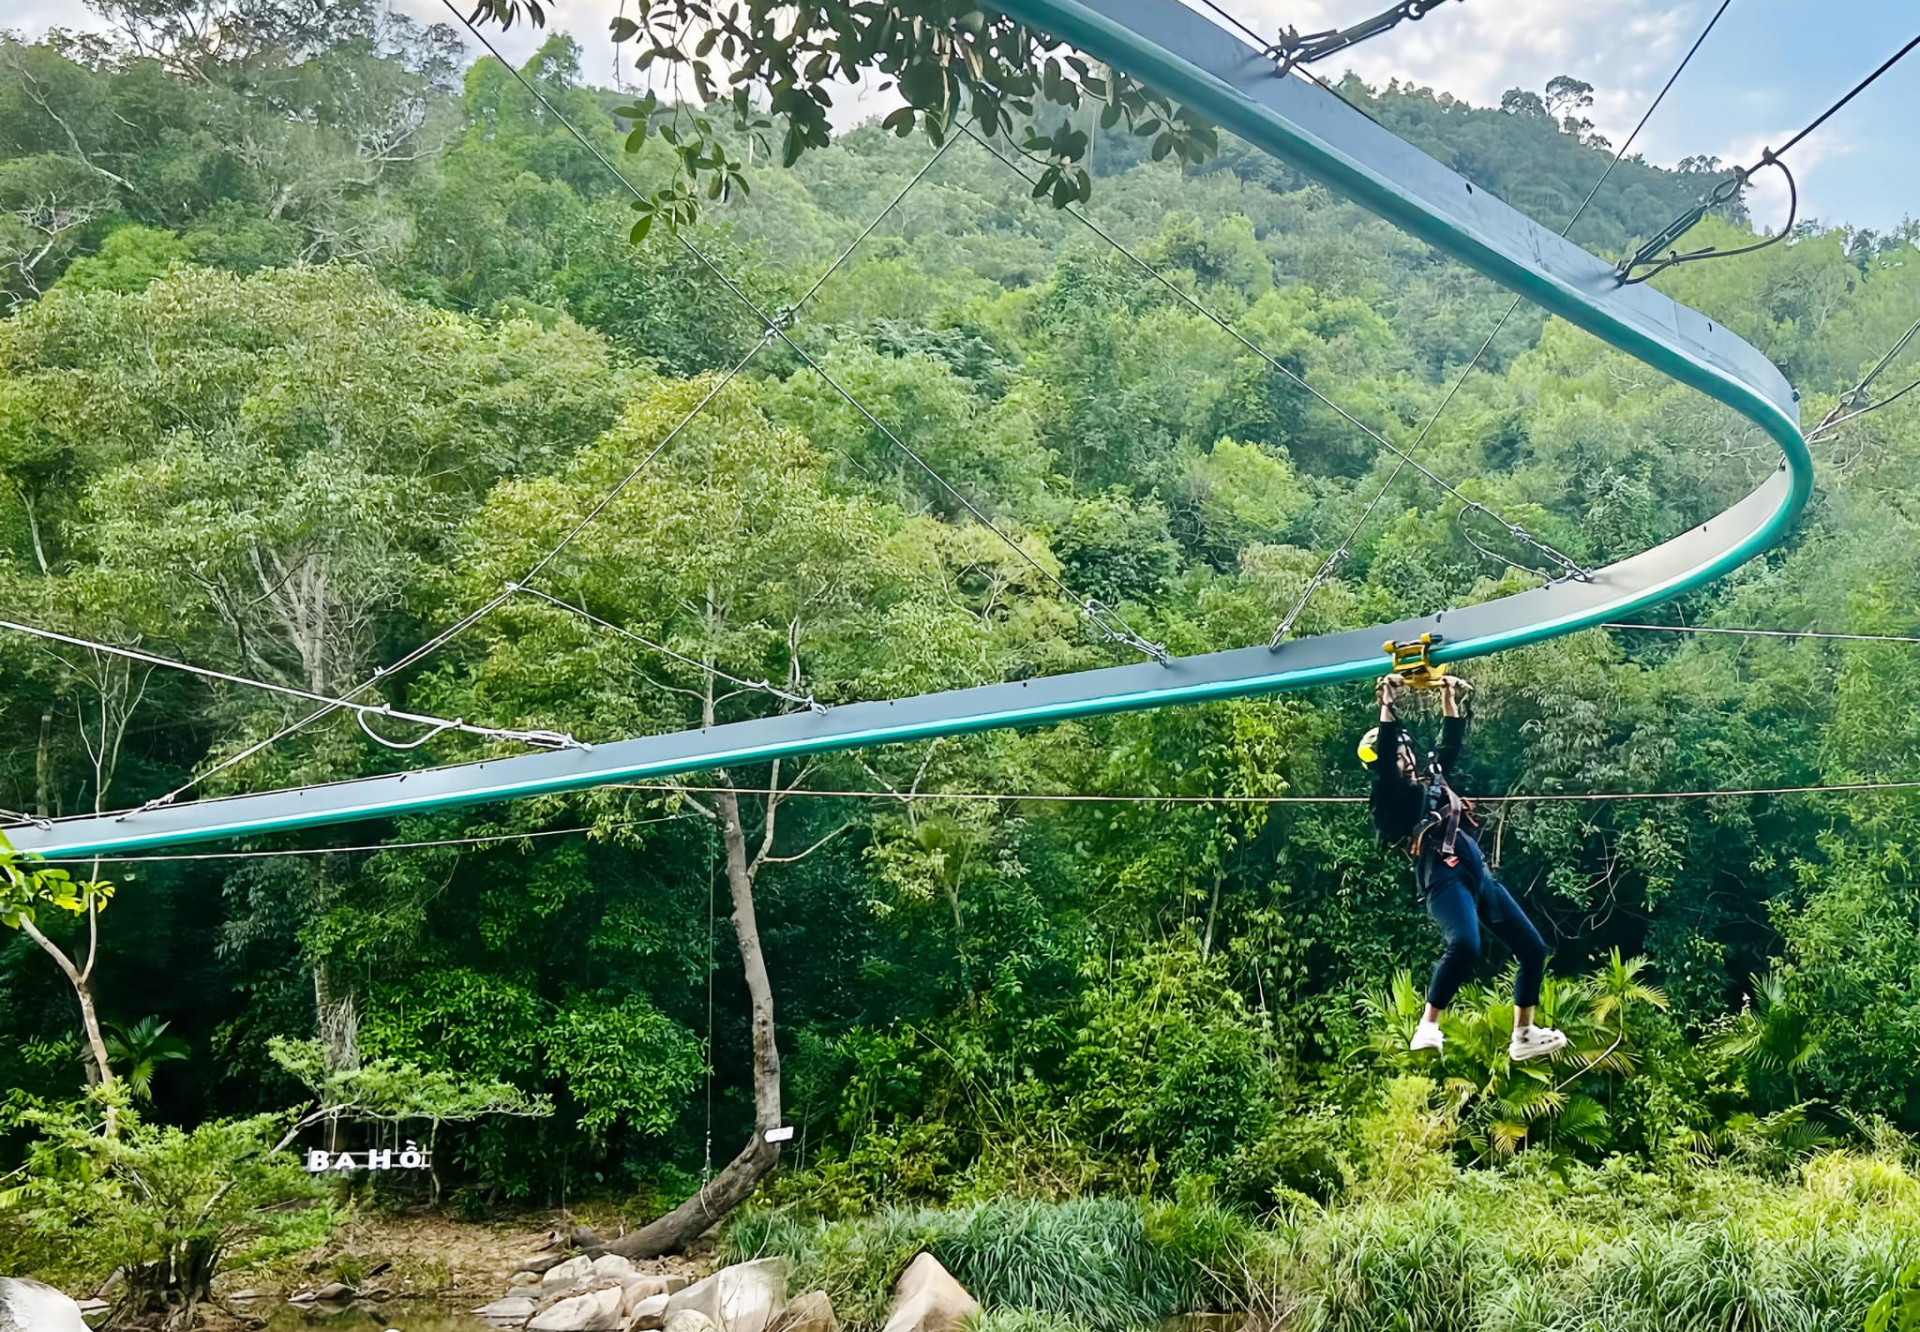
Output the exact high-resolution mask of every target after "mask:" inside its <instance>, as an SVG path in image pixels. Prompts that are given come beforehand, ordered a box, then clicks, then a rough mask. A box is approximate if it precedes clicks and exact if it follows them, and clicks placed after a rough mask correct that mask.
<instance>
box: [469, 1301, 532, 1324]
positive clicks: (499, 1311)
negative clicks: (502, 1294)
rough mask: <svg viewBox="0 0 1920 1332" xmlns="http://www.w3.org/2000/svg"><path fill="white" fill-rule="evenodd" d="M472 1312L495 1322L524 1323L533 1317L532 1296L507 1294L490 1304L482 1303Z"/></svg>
mask: <svg viewBox="0 0 1920 1332" xmlns="http://www.w3.org/2000/svg"><path fill="white" fill-rule="evenodd" d="M474 1312H475V1313H476V1314H479V1315H480V1317H482V1318H485V1319H489V1320H491V1321H493V1322H496V1323H515V1324H519V1323H524V1322H526V1321H527V1320H528V1319H529V1318H531V1317H533V1298H532V1297H531V1296H528V1295H509V1296H507V1297H506V1298H504V1299H498V1300H495V1301H494V1302H493V1303H491V1304H483V1305H481V1306H480V1307H479V1308H478V1309H475V1310H474Z"/></svg>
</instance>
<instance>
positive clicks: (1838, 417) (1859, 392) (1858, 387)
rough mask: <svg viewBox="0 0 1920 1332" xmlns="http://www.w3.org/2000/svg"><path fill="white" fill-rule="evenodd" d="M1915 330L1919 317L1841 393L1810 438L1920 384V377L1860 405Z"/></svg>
mask: <svg viewBox="0 0 1920 1332" xmlns="http://www.w3.org/2000/svg"><path fill="white" fill-rule="evenodd" d="M1915 333H1920V319H1916V320H1914V321H1913V323H1911V324H1909V325H1908V326H1907V331H1906V332H1905V333H1902V334H1901V335H1900V336H1899V338H1898V339H1896V340H1895V342H1894V344H1893V346H1891V347H1889V348H1887V352H1886V355H1884V356H1882V357H1881V358H1880V359H1879V360H1878V361H1875V362H1874V364H1873V368H1872V369H1871V370H1869V371H1867V373H1866V374H1865V375H1863V376H1861V378H1860V381H1859V382H1858V383H1856V384H1855V385H1854V386H1853V387H1852V388H1850V389H1848V390H1847V391H1846V392H1845V393H1843V394H1841V395H1840V398H1839V400H1838V401H1836V402H1835V403H1834V404H1833V410H1831V411H1829V412H1828V413H1827V414H1826V415H1825V416H1824V417H1822V418H1821V420H1820V424H1819V425H1817V426H1815V427H1814V428H1813V429H1812V430H1810V431H1809V432H1807V438H1808V439H1810V440H1811V439H1815V438H1818V437H1819V436H1820V435H1821V434H1822V433H1823V432H1829V431H1832V430H1835V429H1837V428H1839V427H1840V426H1843V425H1845V424H1846V423H1847V422H1848V421H1851V420H1853V419H1854V418H1856V417H1860V416H1865V415H1866V414H1867V413H1868V412H1872V411H1878V410H1879V409H1880V408H1882V407H1885V406H1887V405H1888V404H1890V403H1895V402H1898V401H1899V400H1900V399H1902V398H1904V397H1906V396H1907V394H1909V393H1911V392H1913V390H1914V389H1916V388H1920V379H1916V380H1915V381H1914V382H1913V383H1911V384H1909V385H1907V386H1906V387H1905V388H1903V389H1900V390H1899V391H1898V392H1896V393H1894V394H1893V395H1892V396H1890V397H1886V398H1882V399H1881V400H1880V401H1879V402H1876V403H1870V404H1868V405H1867V406H1864V407H1862V406H1860V402H1861V400H1862V398H1863V396H1864V395H1865V394H1866V391H1867V389H1868V388H1870V387H1872V385H1873V381H1874V380H1876V379H1878V378H1879V377H1880V374H1881V372H1882V371H1884V370H1885V369H1886V368H1887V367H1888V366H1889V365H1892V364H1893V361H1894V358H1895V357H1897V356H1898V355H1900V353H1901V352H1902V351H1904V350H1905V349H1906V346H1907V344H1908V343H1909V342H1911V341H1913V335H1914V334H1915ZM1849 407H1853V408H1856V409H1857V410H1854V411H1851V412H1848V411H1846V409H1847V408H1849ZM1842 412H1846V414H1845V415H1844V416H1843V415H1842V414H1841V413H1842Z"/></svg>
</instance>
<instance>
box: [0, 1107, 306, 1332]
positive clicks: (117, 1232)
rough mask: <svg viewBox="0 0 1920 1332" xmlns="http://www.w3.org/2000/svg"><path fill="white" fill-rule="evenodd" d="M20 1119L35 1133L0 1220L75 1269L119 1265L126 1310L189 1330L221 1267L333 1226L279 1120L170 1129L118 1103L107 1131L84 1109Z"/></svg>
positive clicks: (254, 1260) (269, 1253) (266, 1254)
mask: <svg viewBox="0 0 1920 1332" xmlns="http://www.w3.org/2000/svg"><path fill="white" fill-rule="evenodd" d="M23 1118H24V1119H25V1120H26V1121H27V1122H29V1123H32V1124H34V1125H36V1126H37V1127H38V1128H39V1130H40V1137H39V1138H38V1139H37V1140H36V1141H35V1142H34V1143H33V1145H32V1146H31V1147H30V1148H29V1152H28V1157H27V1162H26V1166H25V1183H23V1184H21V1185H19V1186H17V1187H16V1188H13V1189H11V1190H9V1191H7V1192H6V1193H4V1194H0V1219H4V1218H5V1217H7V1216H8V1215H12V1216H14V1217H17V1218H18V1224H19V1225H20V1226H21V1227H22V1228H23V1229H25V1230H27V1231H29V1232H31V1233H33V1234H35V1235H38V1236H40V1237H41V1238H42V1239H43V1240H45V1241H47V1242H48V1243H49V1244H53V1245H57V1246H60V1247H61V1248H62V1249H64V1250H66V1251H67V1252H68V1253H69V1254H70V1257H71V1265H72V1269H73V1270H74V1271H75V1272H77V1273H80V1274H84V1275H86V1276H90V1277H92V1278H95V1279H98V1278H100V1277H104V1276H105V1275H106V1274H107V1273H108V1272H111V1271H112V1270H114V1269H115V1268H120V1269H123V1270H124V1271H125V1272H126V1274H127V1283H128V1290H129V1294H128V1304H129V1305H130V1306H131V1308H130V1310H129V1312H131V1313H134V1314H141V1315H144V1314H155V1313H164V1314H166V1315H167V1316H168V1317H169V1319H170V1320H171V1322H172V1324H173V1325H176V1326H183V1327H184V1326H188V1325H190V1324H191V1322H192V1318H193V1310H194V1306H195V1304H196V1303H197V1302H199V1301H201V1300H204V1299H206V1298H208V1296H209V1293H210V1291H211V1289H212V1284H213V1279H214V1277H215V1276H216V1275H217V1274H218V1273H219V1272H221V1271H223V1270H228V1269H234V1268H246V1267H249V1266H252V1265H255V1264H258V1263H262V1262H265V1261H268V1260H270V1259H272V1258H276V1257H279V1256H281V1255H283V1254H287V1253H292V1252H296V1251H298V1250H300V1249H304V1248H308V1247H310V1246H312V1245H314V1244H317V1243H319V1242H320V1241H321V1240H323V1239H325V1238H326V1237H327V1235H328V1234H329V1233H330V1232H331V1231H332V1228H333V1223H334V1214H333V1210H332V1208H331V1207H330V1206H329V1205H328V1204H327V1202H326V1201H325V1199H324V1197H323V1190H322V1186H321V1185H320V1184H319V1183H318V1182H317V1181H316V1180H314V1179H313V1178H312V1177H310V1176H309V1175H308V1174H307V1173H306V1171H305V1170H303V1169H302V1168H301V1166H300V1163H299V1162H298V1161H297V1160H296V1159H295V1158H294V1157H292V1156H290V1155H287V1154H285V1153H283V1152H280V1151H278V1150H276V1148H277V1146H278V1143H279V1140H280V1136H281V1132H282V1129H283V1128H284V1119H283V1118H282V1117H281V1116H276V1115H260V1116H256V1117H254V1118H251V1119H230V1120H210V1121H208V1122H206V1123H204V1124H200V1125H198V1126H197V1127H195V1128H193V1129H179V1128H173V1127H169V1126H162V1125H155V1124H149V1123H147V1122H145V1121H144V1120H142V1119H140V1118H139V1117H138V1115H136V1114H135V1113H134V1112H133V1111H131V1110H129V1109H126V1108H125V1107H122V1108H121V1110H120V1114H119V1116H118V1124H117V1133H116V1134H115V1135H114V1136H111V1137H109V1136H106V1135H105V1134H102V1133H101V1132H99V1125H98V1123H97V1121H96V1120H95V1119H94V1118H93V1116H92V1114H91V1113H90V1107H88V1106H86V1105H76V1106H67V1107H63V1108H58V1109H43V1110H34V1111H29V1112H27V1114H26V1115H24V1116H23ZM5 1228H6V1227H0V1229H5ZM79 1237H84V1238H85V1245H84V1247H79V1246H77V1244H76V1241H77V1240H78V1239H79Z"/></svg>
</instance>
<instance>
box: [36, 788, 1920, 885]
mask: <svg viewBox="0 0 1920 1332" xmlns="http://www.w3.org/2000/svg"><path fill="white" fill-rule="evenodd" d="M620 789H623V790H631V791H647V792H652V793H655V794H658V795H673V794H675V793H677V792H685V793H687V794H690V795H704V794H712V793H715V792H718V791H723V790H724V791H731V792H732V793H734V794H735V795H744V796H775V795H777V796H779V797H781V798H782V799H787V800H791V799H813V800H888V801H897V802H899V803H901V804H915V803H919V802H922V801H925V802H931V803H939V802H952V803H962V802H965V803H976V804H1039V805H1179V806H1191V805H1239V806H1258V807H1262V808H1266V807H1277V806H1286V805H1303V806H1340V805H1344V806H1359V805H1365V804H1367V802H1368V797H1366V796H1362V795H1317V796H1315V795H1303V796H1235V795H1144V794H1125V795H1096V794H1092V793H1087V792H1046V791H867V790H808V789H796V788H792V787H781V788H780V789H778V790H775V789H773V788H771V787H747V786H730V787H717V786H649V785H639V784H631V783H628V784H621V786H620ZM1891 791H1920V780H1911V781H1887V782H1836V783H1833V784H1831V785H1820V784H1813V785H1806V786H1750V787H1740V788H1729V789H1726V790H1705V789H1703V790H1682V791H1591V792H1582V791H1545V792H1537V793H1533V794H1517V795H1496V796H1476V797H1474V803H1475V804H1476V805H1535V804H1624V803H1628V802H1633V801H1651V802H1658V803H1671V802H1676V801H1682V800H1730V799H1758V798H1762V797H1773V796H1800V795H1812V796H1819V795H1859V794H1869V793H1877V792H1891ZM688 817H691V816H689V815H684V814H673V815H666V816H663V817H661V818H657V819H639V820H632V821H622V822H617V823H614V824H588V825H582V826H579V827H572V828H543V829H538V830H535V831H531V832H517V833H483V834H479V835H476V836H473V837H448V838H440V839H435V840H431V841H419V842H385V843H374V844H368V845H361V846H337V847H332V846H318V847H291V848H284V849H277V850H276V849H268V850H247V851H180V852H172V853H144V854H137V855H111V854H108V855H99V856H48V857H44V858H42V857H36V858H35V860H34V863H35V864H44V865H78V864H91V863H93V862H95V861H109V862H112V863H114V864H122V865H124V864H145V863H156V862H163V861H164V862H171V861H208V860H258V859H266V858H270V857H281V856H332V855H348V854H354V853H378V852H382V851H411V850H424V849H432V848H438V847H457V846H485V845H491V844H494V843H500V842H519V841H527V840H531V839H534V838H541V837H567V836H576V835H588V834H592V833H594V832H597V831H599V830H600V828H602V827H614V828H627V827H645V826H649V825H652V824H659V823H673V822H677V821H679V820H680V819H684V818H688Z"/></svg>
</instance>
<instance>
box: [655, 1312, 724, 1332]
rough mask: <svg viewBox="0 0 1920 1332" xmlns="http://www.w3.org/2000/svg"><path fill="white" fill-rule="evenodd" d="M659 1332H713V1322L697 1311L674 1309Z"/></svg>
mask: <svg viewBox="0 0 1920 1332" xmlns="http://www.w3.org/2000/svg"><path fill="white" fill-rule="evenodd" d="M661 1332H714V1326H713V1320H712V1319H711V1318H709V1317H707V1316H706V1315H705V1314H703V1313H701V1312H700V1311H699V1310H698V1309H675V1310H674V1311H673V1312H672V1313H670V1314H668V1315H667V1321H666V1323H665V1324H664V1325H663V1326H662V1328H661Z"/></svg>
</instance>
